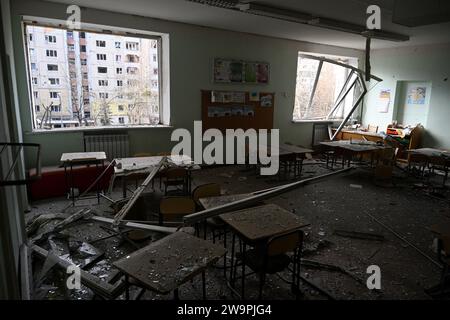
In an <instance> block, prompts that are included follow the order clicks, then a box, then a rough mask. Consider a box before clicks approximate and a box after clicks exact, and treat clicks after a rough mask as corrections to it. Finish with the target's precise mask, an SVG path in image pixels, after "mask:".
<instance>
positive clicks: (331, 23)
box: [185, 0, 409, 42]
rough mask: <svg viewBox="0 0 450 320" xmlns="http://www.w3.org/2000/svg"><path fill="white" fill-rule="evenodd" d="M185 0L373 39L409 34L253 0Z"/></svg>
mask: <svg viewBox="0 0 450 320" xmlns="http://www.w3.org/2000/svg"><path fill="white" fill-rule="evenodd" d="M185 1H189V2H196V3H200V4H203V5H209V6H213V7H219V8H222V9H229V10H234V11H241V12H243V13H247V14H253V15H259V16H264V17H269V18H273V19H278V20H283V21H290V22H295V23H301V24H307V25H311V26H315V27H319V28H326V29H331V30H336V31H342V32H347V33H352V34H357V35H361V36H364V37H370V38H373V39H380V40H387V41H396V42H401V41H408V40H409V36H407V35H403V34H399V33H395V32H390V31H384V30H368V29H367V28H366V26H363V25H359V24H355V23H350V22H345V21H342V20H336V19H330V18H325V17H320V16H315V15H312V14H309V13H306V12H300V11H294V10H289V9H284V8H278V7H273V6H268V5H263V4H259V3H254V2H240V1H239V0H185Z"/></svg>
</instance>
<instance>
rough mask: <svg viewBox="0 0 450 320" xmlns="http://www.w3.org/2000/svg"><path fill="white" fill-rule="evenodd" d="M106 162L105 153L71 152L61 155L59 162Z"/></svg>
mask: <svg viewBox="0 0 450 320" xmlns="http://www.w3.org/2000/svg"><path fill="white" fill-rule="evenodd" d="M95 160H99V161H101V160H106V153H105V152H103V151H102V152H72V153H63V154H62V155H61V160H60V161H61V162H83V161H95Z"/></svg>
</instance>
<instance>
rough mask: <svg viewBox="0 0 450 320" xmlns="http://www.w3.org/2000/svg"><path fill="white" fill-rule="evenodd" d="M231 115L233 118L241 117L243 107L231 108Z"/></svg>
mask: <svg viewBox="0 0 450 320" xmlns="http://www.w3.org/2000/svg"><path fill="white" fill-rule="evenodd" d="M231 114H232V115H233V116H242V115H244V107H243V106H233V107H231Z"/></svg>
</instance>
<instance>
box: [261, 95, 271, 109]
mask: <svg viewBox="0 0 450 320" xmlns="http://www.w3.org/2000/svg"><path fill="white" fill-rule="evenodd" d="M260 100H261V107H271V106H272V105H273V95H271V94H265V95H263V96H261V97H260Z"/></svg>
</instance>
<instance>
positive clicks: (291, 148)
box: [280, 143, 314, 154]
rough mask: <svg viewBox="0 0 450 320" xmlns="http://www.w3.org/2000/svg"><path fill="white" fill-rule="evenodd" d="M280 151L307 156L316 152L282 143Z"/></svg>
mask: <svg viewBox="0 0 450 320" xmlns="http://www.w3.org/2000/svg"><path fill="white" fill-rule="evenodd" d="M280 149H283V150H286V151H289V152H292V153H295V154H305V153H313V152H314V150H311V149H306V148H302V147H299V146H295V145H292V144H286V143H281V144H280Z"/></svg>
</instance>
